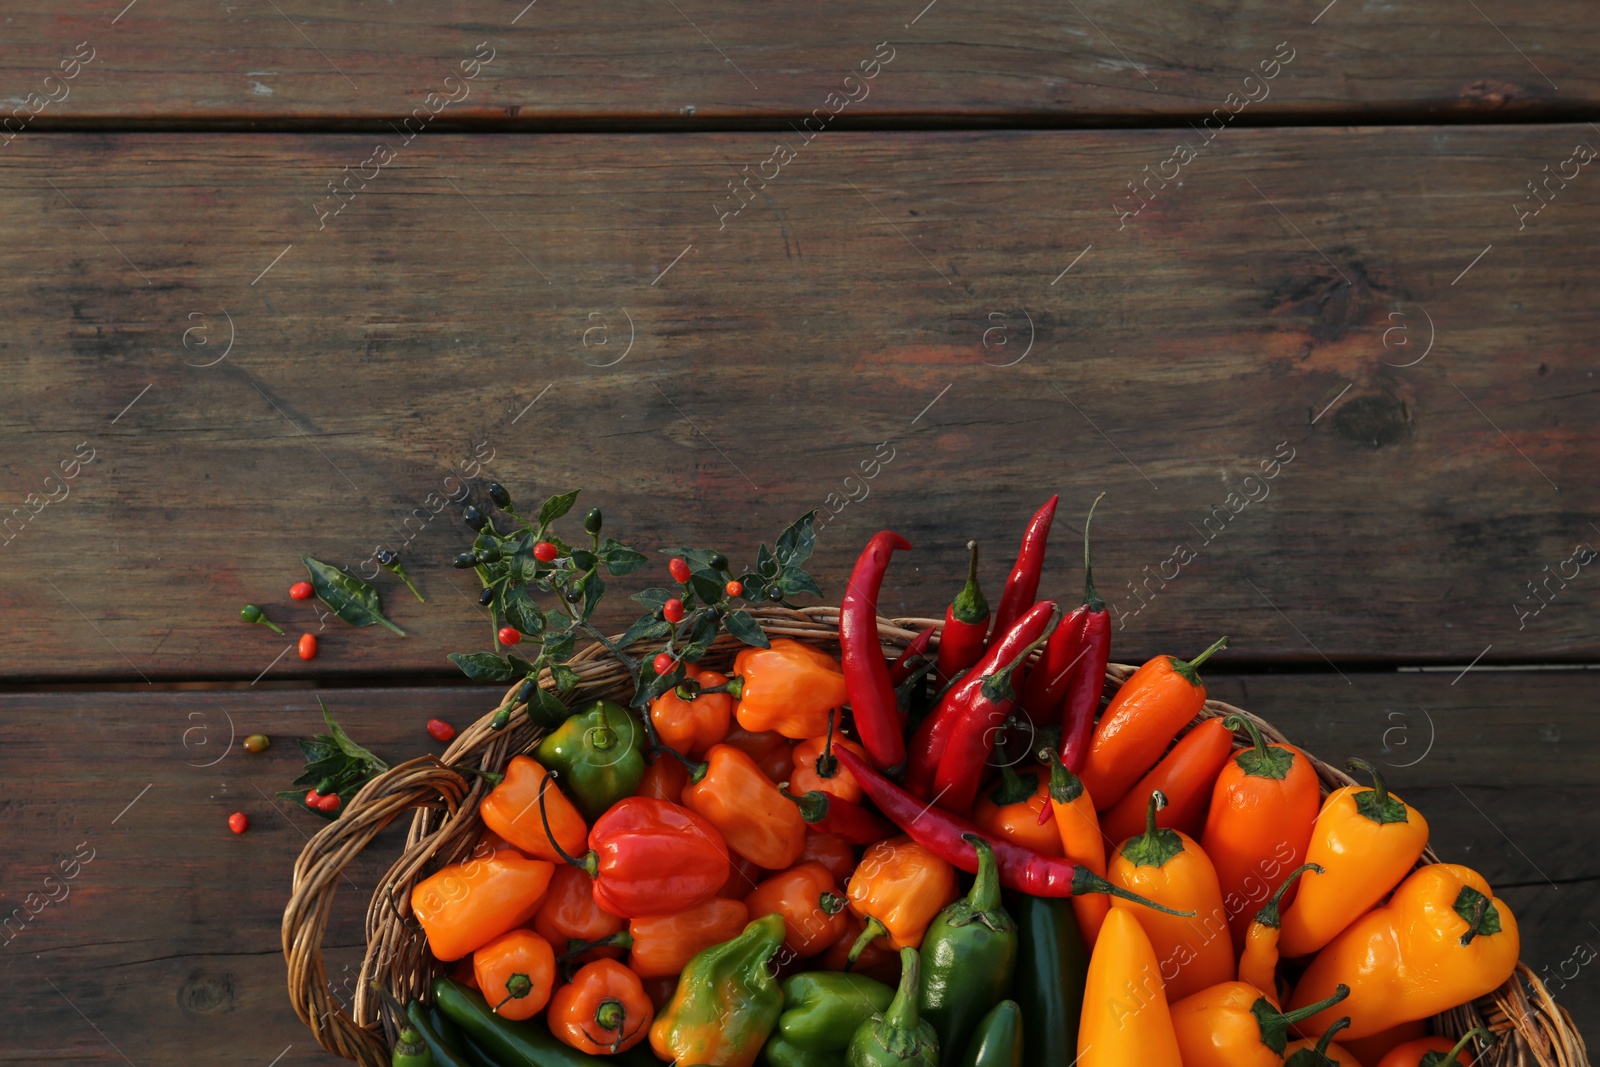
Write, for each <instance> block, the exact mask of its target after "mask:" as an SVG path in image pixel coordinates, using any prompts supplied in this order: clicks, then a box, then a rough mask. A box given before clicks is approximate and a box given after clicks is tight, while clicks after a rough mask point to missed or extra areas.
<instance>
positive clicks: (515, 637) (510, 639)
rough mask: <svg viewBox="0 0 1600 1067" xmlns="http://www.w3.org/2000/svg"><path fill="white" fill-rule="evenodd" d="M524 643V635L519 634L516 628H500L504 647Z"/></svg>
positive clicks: (501, 641)
mask: <svg viewBox="0 0 1600 1067" xmlns="http://www.w3.org/2000/svg"><path fill="white" fill-rule="evenodd" d="M521 642H522V634H520V633H518V632H517V628H516V627H515V626H502V627H500V643H501V644H502V645H515V644H520V643H521Z"/></svg>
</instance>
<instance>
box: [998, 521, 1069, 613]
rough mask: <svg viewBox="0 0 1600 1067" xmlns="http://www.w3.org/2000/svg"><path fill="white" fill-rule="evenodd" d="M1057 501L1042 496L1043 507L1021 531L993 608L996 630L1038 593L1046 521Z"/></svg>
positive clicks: (1048, 528) (1046, 531) (1046, 535)
mask: <svg viewBox="0 0 1600 1067" xmlns="http://www.w3.org/2000/svg"><path fill="white" fill-rule="evenodd" d="M1060 501H1061V498H1060V497H1059V496H1053V497H1051V498H1050V499H1049V500H1046V501H1045V502H1044V507H1042V508H1040V509H1039V510H1038V511H1037V512H1035V513H1034V516H1033V519H1032V520H1031V521H1030V522H1029V523H1028V529H1027V531H1026V532H1024V533H1023V535H1022V547H1021V548H1020V549H1018V550H1017V562H1016V563H1015V564H1014V565H1013V566H1012V568H1011V574H1010V576H1009V577H1008V578H1006V586H1005V588H1004V589H1003V590H1001V592H1000V606H999V607H997V608H995V611H994V632H995V633H997V634H1003V633H1005V632H1006V631H1007V630H1009V629H1011V627H1012V625H1013V624H1014V623H1015V622H1016V621H1017V620H1018V619H1020V618H1022V613H1023V612H1025V611H1027V610H1028V608H1029V607H1030V606H1031V605H1032V604H1033V599H1034V597H1036V596H1038V595H1039V574H1040V572H1041V571H1043V570H1044V549H1045V542H1046V541H1048V540H1049V538H1050V523H1051V520H1053V519H1054V518H1055V517H1056V504H1058V503H1059V502H1060Z"/></svg>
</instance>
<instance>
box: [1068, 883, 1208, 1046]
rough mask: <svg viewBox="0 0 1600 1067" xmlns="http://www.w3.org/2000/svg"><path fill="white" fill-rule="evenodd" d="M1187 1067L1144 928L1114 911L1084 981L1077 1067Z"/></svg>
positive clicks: (1126, 913) (1127, 914)
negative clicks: (1184, 1065)
mask: <svg viewBox="0 0 1600 1067" xmlns="http://www.w3.org/2000/svg"><path fill="white" fill-rule="evenodd" d="M1134 1064H1137V1065H1138V1067H1183V1060H1182V1057H1181V1056H1180V1055H1179V1052H1178V1034H1177V1031H1176V1030H1175V1029H1174V1028H1173V1025H1172V1012H1171V1010H1170V1009H1169V1008H1168V1007H1167V992H1166V989H1165V987H1164V986H1163V984H1162V982H1161V966H1160V964H1158V963H1157V962H1156V953H1155V949H1154V948H1153V947H1152V946H1151V944H1150V938H1149V936H1148V935H1146V934H1145V932H1144V928H1143V927H1142V926H1140V925H1139V921H1138V920H1137V919H1135V918H1134V917H1133V915H1132V913H1131V912H1130V911H1129V910H1128V909H1126V908H1113V909H1112V910H1111V912H1110V913H1109V914H1108V915H1107V916H1106V921H1105V925H1104V926H1102V927H1101V928H1100V938H1099V940H1098V941H1096V942H1095V946H1094V952H1093V953H1091V954H1090V956H1089V973H1088V977H1087V978H1086V979H1085V981H1084V988H1083V1014H1082V1016H1081V1017H1080V1019H1079V1022H1078V1059H1077V1061H1076V1063H1075V1065H1074V1067H1132V1065H1134Z"/></svg>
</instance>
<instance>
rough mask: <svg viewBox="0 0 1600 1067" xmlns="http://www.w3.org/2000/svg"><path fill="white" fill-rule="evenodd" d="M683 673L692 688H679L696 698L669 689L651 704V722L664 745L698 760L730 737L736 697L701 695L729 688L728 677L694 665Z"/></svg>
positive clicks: (687, 665)
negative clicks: (729, 732) (729, 731)
mask: <svg viewBox="0 0 1600 1067" xmlns="http://www.w3.org/2000/svg"><path fill="white" fill-rule="evenodd" d="M684 673H685V674H686V675H687V676H688V678H689V680H690V681H691V682H693V685H689V686H686V687H685V686H680V687H679V688H685V689H686V691H687V692H692V693H694V694H695V695H694V696H693V697H692V698H691V699H688V700H685V699H684V698H683V697H681V696H679V695H678V690H677V689H668V690H667V691H666V692H665V693H662V694H661V695H660V696H658V697H656V698H655V699H654V700H652V701H651V702H650V723H651V725H653V726H654V727H655V728H656V736H657V737H659V738H660V739H661V743H662V744H663V745H667V746H670V747H671V748H675V749H677V750H678V751H679V752H682V753H683V754H684V755H686V756H694V757H696V758H699V757H700V756H703V755H705V753H706V749H708V748H710V747H711V746H712V745H715V744H718V743H720V742H721V741H722V739H723V738H724V737H727V736H728V728H729V727H730V726H732V725H733V694H731V693H725V692H724V693H701V692H699V690H700V689H711V688H715V687H717V686H723V685H727V684H728V676H727V675H725V674H718V673H717V672H716V671H706V670H701V669H700V668H699V667H696V666H694V665H693V664H685V665H684ZM658 762H659V761H658ZM667 799H668V800H671V799H672V798H671V797H668V798H667Z"/></svg>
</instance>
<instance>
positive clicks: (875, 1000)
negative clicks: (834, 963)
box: [769, 971, 894, 1060]
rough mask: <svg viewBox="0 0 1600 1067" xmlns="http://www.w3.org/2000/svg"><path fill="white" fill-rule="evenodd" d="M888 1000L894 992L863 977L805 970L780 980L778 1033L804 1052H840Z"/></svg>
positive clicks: (880, 983)
mask: <svg viewBox="0 0 1600 1067" xmlns="http://www.w3.org/2000/svg"><path fill="white" fill-rule="evenodd" d="M892 1000H894V990H892V989H890V988H889V987H888V986H886V985H884V984H883V983H882V982H880V981H877V980H876V979H873V978H868V977H867V976H866V975H864V974H842V973H840V972H837V971H808V972H806V973H804V974H795V975H790V976H789V977H788V978H785V979H784V980H783V1014H782V1015H780V1016H778V1032H779V1033H780V1034H782V1035H783V1039H784V1040H785V1041H786V1042H788V1043H789V1044H790V1045H793V1046H794V1047H795V1048H797V1049H801V1050H803V1051H806V1052H834V1053H842V1052H843V1051H844V1049H845V1047H846V1046H848V1045H849V1044H850V1038H851V1036H852V1035H853V1034H854V1033H855V1032H856V1030H857V1029H859V1028H860V1026H861V1024H862V1023H864V1022H866V1021H867V1020H868V1019H870V1018H872V1016H873V1015H874V1014H875V1013H877V1012H881V1011H884V1010H885V1009H887V1008H888V1007H889V1003H890V1002H891V1001H892ZM769 1058H770V1057H769ZM835 1059H836V1060H842V1058H841V1057H838V1056H836V1057H835Z"/></svg>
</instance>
